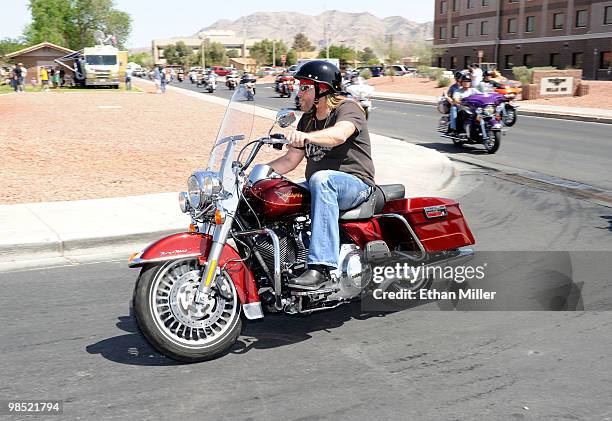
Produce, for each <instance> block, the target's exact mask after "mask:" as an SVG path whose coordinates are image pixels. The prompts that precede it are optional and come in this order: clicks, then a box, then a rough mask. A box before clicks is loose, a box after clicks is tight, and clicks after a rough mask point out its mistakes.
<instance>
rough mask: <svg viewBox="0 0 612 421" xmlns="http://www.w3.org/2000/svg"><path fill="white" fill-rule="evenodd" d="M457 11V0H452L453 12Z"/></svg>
mask: <svg viewBox="0 0 612 421" xmlns="http://www.w3.org/2000/svg"><path fill="white" fill-rule="evenodd" d="M430 10H431V9H430ZM457 11H459V0H453V12H457Z"/></svg>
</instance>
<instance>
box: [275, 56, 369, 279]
mask: <svg viewBox="0 0 612 421" xmlns="http://www.w3.org/2000/svg"><path fill="white" fill-rule="evenodd" d="M294 77H295V79H297V80H299V81H300V88H299V99H300V108H301V109H302V111H305V112H304V114H303V115H302V118H301V119H300V121H299V122H298V125H297V130H295V131H293V132H291V133H290V134H289V135H288V137H287V138H288V139H289V141H290V142H291V143H290V145H289V150H288V151H287V153H286V154H285V155H284V156H282V157H280V158H278V159H276V160H274V161H272V162H271V163H270V164H269V165H270V166H271V167H272V168H274V171H276V172H277V173H279V174H286V173H288V172H290V171H292V170H293V169H295V168H296V167H297V166H298V165H299V164H300V162H301V161H302V159H304V157H306V180H307V183H306V185H305V186H304V187H306V188H307V189H308V190H309V191H310V193H311V220H312V230H311V231H312V234H311V238H310V246H309V248H308V270H307V271H305V272H304V273H303V274H302V275H301V276H299V277H297V278H295V279H293V281H291V283H290V285H291V286H293V287H294V288H300V289H306V290H315V289H317V288H318V287H319V286H320V285H321V284H322V283H323V282H324V281H325V280H326V277H328V276H329V270H330V269H333V268H336V267H337V266H338V257H339V250H340V232H339V226H338V217H339V212H340V210H346V209H352V208H354V207H356V206H358V205H360V204H361V203H363V202H364V201H365V200H366V199H367V198H368V197H369V196H370V194H371V193H372V191H373V188H374V187H375V183H374V163H373V161H372V155H371V146H370V136H369V132H368V127H367V122H366V118H365V114H364V111H363V109H362V108H361V107H360V106H359V104H358V103H357V102H355V101H353V100H351V99H348V98H346V97H345V96H343V95H341V84H342V76H341V74H340V70H339V69H338V68H337V67H336V66H334V65H332V64H330V63H328V62H326V61H321V60H314V61H310V62H307V63H305V64H303V65H302V66H301V67H300V69H299V70H298V72H297V73H296V74H295V75H294Z"/></svg>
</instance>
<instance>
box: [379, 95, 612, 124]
mask: <svg viewBox="0 0 612 421" xmlns="http://www.w3.org/2000/svg"><path fill="white" fill-rule="evenodd" d="M372 98H373V99H383V100H387V101H397V102H406V103H410V104H422V105H436V104H437V103H438V97H435V96H429V95H415V94H396V93H390V92H379V91H374V94H373V95H372ZM517 104H518V112H519V115H528V116H534V117H546V118H560V119H564V120H577V121H588V122H596V123H607V124H612V110H607V109H596V108H578V107H561V106H556V105H540V104H525V103H522V102H521V101H518V102H517Z"/></svg>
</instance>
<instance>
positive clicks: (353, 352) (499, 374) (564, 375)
mask: <svg viewBox="0 0 612 421" xmlns="http://www.w3.org/2000/svg"><path fill="white" fill-rule="evenodd" d="M185 85H186V84H185ZM224 91H225V89H223V88H221V89H220V90H219V91H218V94H219V95H222V94H223V93H224ZM263 92H265V91H264V90H263V89H260V90H258V93H257V95H258V97H259V98H261V97H265V96H267V95H265V94H263ZM269 96H272V95H271V94H270V95H269ZM269 101H270V102H272V103H274V101H276V102H280V101H287V100H280V99H273V98H270V99H269ZM391 106H398V107H405V108H404V109H410V106H406V105H400V104H392V105H391ZM381 109H382V108H381ZM381 109H377V110H374V112H375V113H377V114H378V115H380V116H383V115H385V111H381ZM418 109H420V110H422V112H423V114H422V115H420V117H417V116H416V115H414V116H409V117H407V118H410V119H413V120H414V121H419V120H420V119H422V120H423V121H424V122H427V121H428V119H432V118H433V120H435V118H436V117H437V116H435V114H434V117H431V116H429V114H426V113H425V111H427V112H429V113H432V114H433V113H435V110H434V109H433V108H427V107H418ZM423 110H424V111H423ZM379 111H380V112H379ZM378 115H373V117H372V127H373V128H372V131H377V130H376V129H375V128H374V124H378V123H375V121H376V118H377V117H378ZM381 118H382V117H381ZM396 121H397V118H396ZM554 122H555V121H554V120H553V121H550V122H544V123H546V124H554ZM521 123H524V124H528V123H529V119H527V118H524V119H521V120H519V123H517V124H519V125H520V124H521ZM536 123H537V124H544V123H542V120H540V119H537V120H535V119H534V124H536ZM567 124H571V125H572V126H574V125H576V124H577V123H575V122H571V123H567ZM425 125H426V124H425V123H423V127H425ZM418 127H420V126H419V125H417V124H415V125H414V128H413V129H411V126H407V128H406V131H407V133H409V135H410V136H415V137H419V136H420V135H421V133H419V130H420V129H419V128H418ZM518 127H519V126H517V130H515V131H514V132H517V131H518ZM593 127H595V128H594V129H592V130H599V126H597V125H595V126H593ZM378 132H380V131H378ZM381 134H384V133H381ZM423 136H424V135H423ZM428 136H430V138H432V142H434V143H435V142H437V140H436V139H435V138H434V136H432V135H431V133H430V134H428ZM510 136H511V135H508V136H507V139H514V137H512V138H510ZM507 143H510V141H508V142H507ZM504 146H505V145H504ZM504 146H502V151H503V150H504ZM508 149H509V150H511V148H510V147H508ZM502 156H503V155H499V157H502ZM478 158H482V159H498V156H497V155H496V156H495V157H489V156H484V157H483V156H480V155H478ZM500 159H501V158H500ZM582 159H587V158H584V157H583V158H582ZM611 162H612V161H611ZM578 164H580V163H577V164H576V165H578ZM542 165H545V164H544V163H543V164H542ZM585 166H586V165H585ZM604 174H607V173H604ZM445 195H447V196H449V197H453V198H456V199H458V200H459V201H460V203H461V206H462V210H463V212H464V214H465V216H466V218H467V221H468V222H469V224H470V227H471V229H472V231H473V232H474V234H475V236H476V240H477V249H478V250H480V251H490V252H492V253H494V254H491V256H493V257H496V258H497V259H499V260H500V261H502V262H505V263H506V267H504V268H503V272H504V273H503V274H502V275H504V276H505V278H504V279H507V280H509V282H507V283H506V284H505V285H501V284H500V285H497V287H499V288H506V287H508V286H510V287H513V288H515V290H516V291H517V295H518V296H519V297H520V296H521V294H523V295H525V296H529V295H531V294H532V289H533V287H534V285H530V284H525V282H526V281H527V282H528V281H529V280H530V279H531V278H530V277H529V276H526V275H525V274H527V275H529V274H530V272H529V270H530V268H533V264H534V263H535V264H537V263H538V262H540V261H545V260H551V259H552V260H555V259H557V260H558V259H559V258H561V259H562V260H563V262H564V264H563V265H560V266H558V267H554V268H552V270H551V272H550V273H552V274H553V276H554V277H555V278H556V279H557V278H559V277H560V275H563V277H564V278H563V279H567V280H568V282H569V285H570V287H571V290H572V291H573V292H572V299H571V300H569V301H571V306H569V305H568V308H569V309H572V310H577V311H555V312H553V311H487V312H482V311H440V310H452V308H448V307H445V306H444V305H442V304H441V303H439V302H430V303H425V304H423V305H420V306H416V307H415V308H412V309H408V310H402V311H396V312H376V311H373V312H366V311H363V310H362V308H361V307H360V305H359V304H354V305H350V306H344V307H341V308H338V309H336V310H333V311H328V312H321V313H318V314H317V313H315V314H313V315H312V316H308V317H290V316H284V315H267V316H266V317H265V319H264V320H263V321H260V322H254V323H248V324H247V325H246V328H245V331H244V332H243V335H242V336H241V337H240V339H239V342H238V344H237V345H236V346H235V347H234V349H232V351H231V352H230V353H229V354H228V355H226V356H224V357H222V358H219V359H217V360H214V361H211V362H206V363H200V364H193V365H182V364H177V363H175V362H173V361H172V360H169V359H166V358H164V357H162V356H160V355H159V354H157V353H156V352H154V351H153V350H152V349H151V348H150V347H149V346H148V345H147V343H146V342H145V341H144V340H143V338H142V337H141V336H140V334H139V333H138V332H137V329H136V326H135V323H134V320H133V319H132V318H131V317H130V316H129V312H128V301H129V299H130V297H131V292H132V288H133V285H134V280H135V279H136V277H137V273H138V272H137V270H134V269H128V268H127V267H126V260H125V258H123V259H122V260H120V261H114V260H112V261H106V262H99V263H92V264H82V265H73V266H66V267H57V268H42V269H36V270H23V271H13V272H5V273H0V285H2V287H3V291H2V294H0V306H1V308H2V312H1V314H2V326H3V328H2V330H1V331H0V352H1V353H2V358H1V359H0V373H2V384H1V385H0V390H1V391H2V393H1V396H3V397H4V398H5V399H9V398H11V399H61V400H63V401H64V402H65V404H64V414H63V416H61V417H55V418H56V419H121V420H123V419H126V418H130V419H160V418H161V419H176V418H178V417H187V416H189V417H199V418H202V419H214V420H225V419H227V420H238V419H245V420H249V419H250V420H260V419H262V420H263V419H267V420H269V419H275V418H283V419H287V420H338V419H355V420H372V419H382V420H407V419H417V420H430V419H431V420H471V419H486V420H508V419H518V420H520V419H524V420H559V419H579V420H591V419H592V420H606V419H612V405H611V403H610V396H612V384H611V383H610V379H609V374H610V372H611V371H612V362H611V361H610V351H609V350H610V349H612V336H611V335H610V332H611V331H612V313H611V312H610V310H612V282H611V281H612V279H611V275H610V273H612V271H611V270H610V269H612V266H611V264H610V262H611V261H612V235H611V234H612V209H611V208H610V207H608V206H602V205H600V204H597V203H595V202H594V201H593V200H589V199H588V198H587V199H582V198H577V197H575V195H572V194H569V193H568V192H567V191H566V190H559V189H555V188H554V185H549V184H542V185H533V184H532V183H529V182H528V181H527V180H526V179H522V178H520V177H519V178H512V177H509V175H508V173H506V172H500V171H495V170H491V169H486V168H482V167H478V166H473V165H468V164H458V166H457V177H456V178H455V182H454V183H453V184H452V185H451V186H450V187H449V189H448V191H447V192H445ZM561 266H562V267H561ZM557 269H558V271H557ZM500 272H502V270H500ZM494 275H500V274H494ZM539 304H540V305H541V307H540V309H543V310H546V309H551V308H553V306H552V305H553V303H552V302H549V301H547V300H540V301H539ZM11 419H19V418H18V417H14V418H11ZM49 419H53V417H50V418H49Z"/></svg>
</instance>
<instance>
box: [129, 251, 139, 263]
mask: <svg viewBox="0 0 612 421" xmlns="http://www.w3.org/2000/svg"><path fill="white" fill-rule="evenodd" d="M139 254H140V253H139V252H136V253H132V254H131V255H130V258H129V259H128V263H131V262H132V260H134V259H135V258H136V256H138V255H139Z"/></svg>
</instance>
